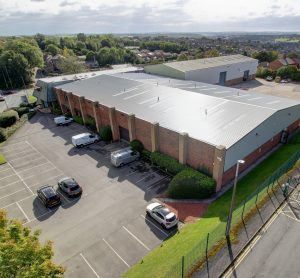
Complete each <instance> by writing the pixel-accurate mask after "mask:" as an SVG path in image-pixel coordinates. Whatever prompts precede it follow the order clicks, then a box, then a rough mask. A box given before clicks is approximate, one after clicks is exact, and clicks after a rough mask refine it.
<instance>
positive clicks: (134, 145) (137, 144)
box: [130, 140, 144, 153]
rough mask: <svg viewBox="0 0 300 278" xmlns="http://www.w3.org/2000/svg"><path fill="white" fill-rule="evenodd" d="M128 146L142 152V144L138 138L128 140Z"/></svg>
mask: <svg viewBox="0 0 300 278" xmlns="http://www.w3.org/2000/svg"><path fill="white" fill-rule="evenodd" d="M130 147H131V148H132V149H133V150H135V151H138V152H139V153H142V151H143V150H144V145H143V143H142V142H141V141H139V140H132V141H131V142H130Z"/></svg>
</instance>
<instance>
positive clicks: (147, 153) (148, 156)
mask: <svg viewBox="0 0 300 278" xmlns="http://www.w3.org/2000/svg"><path fill="white" fill-rule="evenodd" d="M142 157H143V158H146V159H149V160H150V159H151V152H150V151H148V150H146V149H144V150H142Z"/></svg>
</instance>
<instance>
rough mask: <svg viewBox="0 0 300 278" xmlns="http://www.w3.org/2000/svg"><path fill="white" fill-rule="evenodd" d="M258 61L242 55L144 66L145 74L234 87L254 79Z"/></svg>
mask: <svg viewBox="0 0 300 278" xmlns="http://www.w3.org/2000/svg"><path fill="white" fill-rule="evenodd" d="M257 65H258V61H257V60H256V59H253V58H250V57H247V56H243V55H230V56H220V57H214V58H204V59H197V60H188V61H179V62H170V63H164V64H158V65H149V66H145V72H147V73H151V74H155V75H160V76H167V77H171V78H177V79H184V80H194V81H199V82H205V83H209V84H219V85H234V84H238V83H240V82H242V81H246V80H250V79H254V78H255V73H256V69H257Z"/></svg>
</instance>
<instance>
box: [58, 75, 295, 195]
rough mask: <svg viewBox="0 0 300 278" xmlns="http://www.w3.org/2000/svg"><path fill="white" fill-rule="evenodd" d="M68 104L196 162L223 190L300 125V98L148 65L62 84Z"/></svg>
mask: <svg viewBox="0 0 300 278" xmlns="http://www.w3.org/2000/svg"><path fill="white" fill-rule="evenodd" d="M55 90H56V94H57V98H58V101H59V103H60V106H61V109H62V111H63V112H68V111H69V112H71V114H72V115H81V116H82V117H83V120H84V121H86V119H88V118H93V119H95V122H96V126H97V129H98V130H99V129H100V128H101V127H103V126H107V125H109V126H111V128H112V133H113V139H114V140H119V139H125V140H127V141H131V140H133V139H138V140H140V141H141V142H142V143H143V144H144V146H145V147H146V149H148V150H150V151H160V152H162V153H165V154H168V155H170V156H172V157H174V158H176V159H177V160H179V161H180V162H181V163H183V164H188V165H190V166H192V167H194V168H199V167H206V168H207V169H209V171H210V172H211V173H212V174H213V177H214V178H215V180H216V181H217V190H219V189H220V188H221V186H222V185H224V184H226V183H227V182H228V181H230V180H231V179H233V177H234V170H235V164H236V161H237V160H238V159H245V160H246V163H245V164H244V165H243V166H242V167H243V168H242V170H244V169H246V168H247V167H249V165H251V164H252V163H254V162H255V161H256V160H257V159H258V158H259V157H261V156H262V155H264V154H265V153H266V152H268V151H269V150H270V149H272V148H273V147H274V146H275V145H277V144H278V143H279V142H280V141H281V139H282V134H283V133H286V132H292V131H294V130H295V129H297V128H298V126H299V118H300V103H299V102H296V101H292V100H289V99H282V98H278V97H273V96H267V95H261V94H256V93H249V92H246V91H239V90H236V89H232V88H225V87H221V86H217V85H209V84H205V83H200V82H194V81H184V80H176V79H169V78H163V77H154V76H153V75H149V74H145V73H122V74H120V73H119V74H114V75H101V76H97V77H93V78H89V79H86V80H80V81H76V82H72V83H69V84H65V85H61V86H58V87H56V89H55Z"/></svg>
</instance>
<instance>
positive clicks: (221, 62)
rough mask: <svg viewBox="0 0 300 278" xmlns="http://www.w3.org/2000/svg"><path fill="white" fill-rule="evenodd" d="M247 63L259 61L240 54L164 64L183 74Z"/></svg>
mask: <svg viewBox="0 0 300 278" xmlns="http://www.w3.org/2000/svg"><path fill="white" fill-rule="evenodd" d="M245 62H257V60H256V59H253V58H250V57H247V56H244V55H240V54H238V55H229V56H219V57H213V58H203V59H196V60H188V61H178V62H170V63H164V65H165V66H167V67H171V68H174V69H176V70H179V71H182V72H187V71H192V70H199V69H207V68H214V67H218V66H227V65H231V64H237V63H245Z"/></svg>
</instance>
